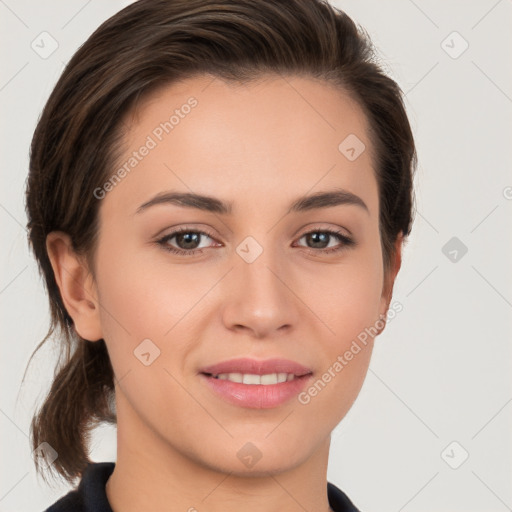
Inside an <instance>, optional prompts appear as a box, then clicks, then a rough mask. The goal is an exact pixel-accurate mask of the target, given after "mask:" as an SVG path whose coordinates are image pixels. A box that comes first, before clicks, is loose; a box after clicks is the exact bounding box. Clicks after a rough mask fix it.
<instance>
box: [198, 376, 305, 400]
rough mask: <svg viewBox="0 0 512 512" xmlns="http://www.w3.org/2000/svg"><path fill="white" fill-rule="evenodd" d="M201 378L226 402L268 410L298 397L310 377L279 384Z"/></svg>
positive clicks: (208, 377) (297, 378) (209, 377)
mask: <svg viewBox="0 0 512 512" xmlns="http://www.w3.org/2000/svg"><path fill="white" fill-rule="evenodd" d="M200 376H201V378H202V379H203V380H204V381H205V382H206V384H207V385H208V386H209V387H210V389H212V390H213V391H214V392H215V393H216V394H217V395H219V396H220V397H221V398H223V399H224V400H226V401H227V402H229V403H231V404H234V405H238V406H240V407H248V408H251V409H270V408H272V407H278V406H280V405H283V404H284V403H286V402H287V401H288V400H290V399H292V398H293V397H294V396H296V395H298V394H299V393H300V392H301V391H302V389H304V387H305V386H306V383H307V382H308V381H309V380H310V378H311V377H312V375H311V374H308V375H303V376H302V377H295V378H294V379H293V380H290V381H286V382H280V383H279V384H268V385H265V384H241V383H238V382H231V381H230V380H225V379H216V378H215V377H211V376H209V375H206V374H204V373H201V374H200Z"/></svg>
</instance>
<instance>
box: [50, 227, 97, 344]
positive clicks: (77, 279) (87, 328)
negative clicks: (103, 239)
mask: <svg viewBox="0 0 512 512" xmlns="http://www.w3.org/2000/svg"><path fill="white" fill-rule="evenodd" d="M46 250H47V252H48V257H49V258H50V262H51V265H52V268H53V273H54V275H55V280H56V282H57V285H58V287H59V290H60V294H61V296H62V300H63V302H64V307H65V308H66V311H67V312H68V314H69V316H70V317H71V318H72V319H73V323H74V327H75V330H76V332H77V333H78V335H79V336H81V337H82V338H84V339H85V340H88V341H97V340H100V339H102V338H103V334H102V330H101V323H100V314H99V302H98V294H97V289H96V284H95V282H94V279H93V277H92V274H91V273H90V271H89V269H88V267H87V264H86V263H85V260H84V259H83V258H82V257H80V256H79V255H77V254H76V253H75V251H74V250H73V246H72V243H71V238H70V237H69V235H68V234H67V233H64V232H62V231H52V232H51V233H49V234H48V236H47V237H46Z"/></svg>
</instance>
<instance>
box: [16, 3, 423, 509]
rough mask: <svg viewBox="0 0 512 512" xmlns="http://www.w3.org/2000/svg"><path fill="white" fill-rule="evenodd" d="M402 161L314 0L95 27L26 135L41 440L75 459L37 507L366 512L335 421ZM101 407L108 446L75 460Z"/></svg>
mask: <svg viewBox="0 0 512 512" xmlns="http://www.w3.org/2000/svg"><path fill="white" fill-rule="evenodd" d="M415 163H416V155H415V147H414V141H413V136H412V133H411V128H410V125H409V122H408V119H407V116H406V113H405V109H404V106H403V102H402V98H401V91H400V89H399V87H398V86H397V84H396V83H395V82H394V81H393V80H391V79H390V78H389V77H387V76H386V75H385V74H384V73H383V72H382V71H381V70H380V68H379V66H378V65H377V64H376V63H375V61H374V57H373V53H372V47H371V43H370V41H369V39H368V37H367V36H365V34H364V32H363V31H362V30H361V29H357V28H356V26H355V24H354V23H353V22H352V20H351V19H350V18H348V17H347V15H345V14H344V13H342V12H341V11H339V10H336V9H334V8H333V7H332V6H330V5H329V4H328V3H326V2H322V1H321V0H317V1H312V0H293V1H292V0H287V1H279V2H276V1H270V0H268V1H267V0H263V1H262V0H260V1H258V2H253V1H251V0H237V1H232V0H219V1H204V0H192V1H190V0H187V1H185V0H181V1H175V0H172V1H169V0H140V1H138V2H135V3H133V4H132V5H130V6H128V7H126V8H125V9H123V10H122V11H120V12H119V13H117V14H116V15H115V16H113V17H112V18H110V19H109V20H107V21H106V22H105V23H103V24H102V25H101V26H100V27H99V28H98V29H97V30H96V31H95V32H94V33H93V34H92V36H91V37H90V38H89V39H88V40H87V41H86V42H85V44H84V45H83V46H82V47H81V48H80V49H79V50H78V51H77V52H76V54H75V55H74V56H73V58H72V59H71V60H70V62H69V64H68V65H67V67H66V69H65V71H64V73H63V75H62V76H61V78H60V80H59V81H58V83H57V85H56V86H55V89H54V91H53V92H52V94H51V96H50V98H49V100H48V102H47V104H46V106H45V109H44V111H43V113H42V115H41V118H40V120H39V122H38V125H37V128H36V130H35V133H34V138H33V142H32V147H31V159H30V173H29V177H28V182H27V198H26V199H27V214H28V219H29V222H28V229H29V239H30V244H31V247H32V249H33V251H34V254H35V256H36V258H37V261H38V264H39V265H40V268H41V272H42V274H43V275H44V278H45V283H46V286H47V290H48V294H49V300H50V307H51V326H50V330H49V332H48V335H47V337H46V338H45V340H46V339H47V338H48V337H50V336H51V335H52V334H54V333H58V335H59V336H60V337H61V338H62V343H63V347H65V348H66V355H65V362H64V364H63V365H62V366H59V368H58V371H57V373H56V377H55V379H54V382H53V384H52V386H51V389H50V392H49V394H48V396H47V397H46V399H45V401H44V403H43V405H42V407H41V408H40V410H38V411H37V414H36V415H35V416H34V419H33V422H32V428H31V435H32V445H33V449H34V450H35V453H37V454H38V456H39V457H38V458H36V460H35V462H36V467H37V469H38V470H39V471H40V473H41V474H42V475H43V476H44V471H43V465H42V463H43V462H44V466H46V467H47V469H48V470H49V471H54V472H56V473H58V474H59V475H61V476H63V477H64V478H65V479H67V480H68V481H69V482H70V483H72V482H73V481H74V480H75V479H76V478H80V485H79V486H78V488H76V489H75V490H73V491H71V492H70V493H68V494H67V495H66V496H64V497H62V498H61V499H60V500H58V501H57V502H56V503H54V504H53V505H52V506H51V507H50V508H49V509H47V510H49V511H51V512H57V511H65V510H97V511H100V510H101V511H112V510H114V511H123V512H130V511H135V510H137V511H140V510H148V511H149V510H150V511H159V510H166V511H169V510H189V511H194V510H198V511H201V510H208V511H220V510H222V511H230V510H239V509H240V508H242V507H243V508H244V510H246V511H252V510H268V511H273V510H280V511H281V512H282V511H292V510H294V511H295V510H310V511H329V510H333V511H357V510H358V509H357V508H356V505H355V504H354V503H353V502H352V501H351V500H350V499H349V498H348V497H347V495H346V494H345V493H344V492H343V491H342V490H341V489H339V488H337V487H336V486H334V485H333V484H331V483H328V482H327V480H326V471H327V463H328V455H329V444H330V433H331V431H332V430H333V429H334V428H335V427H336V426H337V425H338V423H339V422H340V421H341V420H342V419H343V417H344V416H345V415H346V414H347V412H348V411H349V409H350V407H351V406H352V404H353V402H354V401H355V399H356V397H357V395H358V393H359V391H360V389H361V386H362V384H363V381H364V378H365V375H366V372H367V369H368V365H369V362H370V357H371V352H372V348H373V341H374V338H375V336H377V335H378V334H379V333H380V332H382V330H383V328H384V326H385V320H386V317H387V314H388V310H389V308H390V303H391V299H392V291H393V284H394V281H395V279H396V276H397V273H398V271H399V268H400V263H401V248H402V245H403V243H404V241H405V237H407V236H408V235H409V233H410V230H411V225H412V213H413V211H412V209H413V189H412V181H413V172H414V168H415ZM45 340H43V342H42V343H44V341H45ZM42 343H41V344H42ZM41 344H40V345H39V346H38V348H39V347H40V346H41ZM36 350H37V349H36ZM101 422H110V423H115V424H116V425H117V461H116V462H115V463H113V462H110V463H109V462H104V463H92V462H91V461H90V459H89V457H88V445H87V443H88V439H89V436H90V431H91V429H92V428H94V426H96V425H97V424H98V423H101Z"/></svg>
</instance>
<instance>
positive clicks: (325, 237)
mask: <svg viewBox="0 0 512 512" xmlns="http://www.w3.org/2000/svg"><path fill="white" fill-rule="evenodd" d="M309 236H310V237H311V238H312V239H313V243H314V244H317V243H320V245H322V247H320V248H324V244H326V245H328V244H329V241H328V238H329V236H330V235H329V234H328V233H318V232H316V233H310V235H309ZM322 239H323V240H322Z"/></svg>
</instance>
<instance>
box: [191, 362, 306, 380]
mask: <svg viewBox="0 0 512 512" xmlns="http://www.w3.org/2000/svg"><path fill="white" fill-rule="evenodd" d="M200 373H208V374H211V375H219V374H221V373H246V374H247V373H250V374H253V375H266V374H269V373H293V374H294V375H295V376H297V377H300V376H302V375H307V374H309V373H312V371H311V370H310V369H309V368H307V367H306V366H303V365H301V364H299V363H296V362H295V361H290V360H289V359H265V360H258V359H247V358H240V359H231V360H229V361H222V362H220V363H217V364H213V365H211V366H205V367H204V368H201V370H200Z"/></svg>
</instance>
